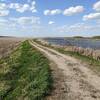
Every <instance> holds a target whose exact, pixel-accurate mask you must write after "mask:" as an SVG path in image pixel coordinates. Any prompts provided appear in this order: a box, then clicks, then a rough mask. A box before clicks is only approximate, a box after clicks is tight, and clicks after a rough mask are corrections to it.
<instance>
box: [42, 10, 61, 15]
mask: <svg viewBox="0 0 100 100" xmlns="http://www.w3.org/2000/svg"><path fill="white" fill-rule="evenodd" d="M60 13H61V10H60V9H54V10H45V11H44V15H57V14H60Z"/></svg>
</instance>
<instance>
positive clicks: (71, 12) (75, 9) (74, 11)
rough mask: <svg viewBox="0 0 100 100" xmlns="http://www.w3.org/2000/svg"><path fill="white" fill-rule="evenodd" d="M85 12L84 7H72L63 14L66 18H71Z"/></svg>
mask: <svg viewBox="0 0 100 100" xmlns="http://www.w3.org/2000/svg"><path fill="white" fill-rule="evenodd" d="M83 11H84V7H83V6H76V7H70V8H68V9H65V10H64V12H63V14H64V15H65V16H71V15H74V14H77V13H81V12H83Z"/></svg>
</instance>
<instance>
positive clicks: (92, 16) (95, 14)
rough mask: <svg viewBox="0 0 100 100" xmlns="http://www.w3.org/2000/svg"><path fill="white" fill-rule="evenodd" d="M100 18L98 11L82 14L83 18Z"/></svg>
mask: <svg viewBox="0 0 100 100" xmlns="http://www.w3.org/2000/svg"><path fill="white" fill-rule="evenodd" d="M92 19H100V13H90V14H88V15H84V16H83V20H92Z"/></svg>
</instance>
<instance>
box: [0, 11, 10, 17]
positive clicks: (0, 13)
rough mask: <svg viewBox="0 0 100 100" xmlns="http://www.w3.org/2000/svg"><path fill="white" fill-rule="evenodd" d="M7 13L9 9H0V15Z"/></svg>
mask: <svg viewBox="0 0 100 100" xmlns="http://www.w3.org/2000/svg"><path fill="white" fill-rule="evenodd" d="M8 14H9V10H0V16H7V15H8Z"/></svg>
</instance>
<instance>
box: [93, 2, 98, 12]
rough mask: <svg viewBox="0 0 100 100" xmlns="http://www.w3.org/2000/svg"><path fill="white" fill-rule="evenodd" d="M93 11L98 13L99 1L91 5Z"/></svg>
mask: <svg viewBox="0 0 100 100" xmlns="http://www.w3.org/2000/svg"><path fill="white" fill-rule="evenodd" d="M93 9H94V10H96V11H100V1H98V2H96V3H95V4H94V5H93Z"/></svg>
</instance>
